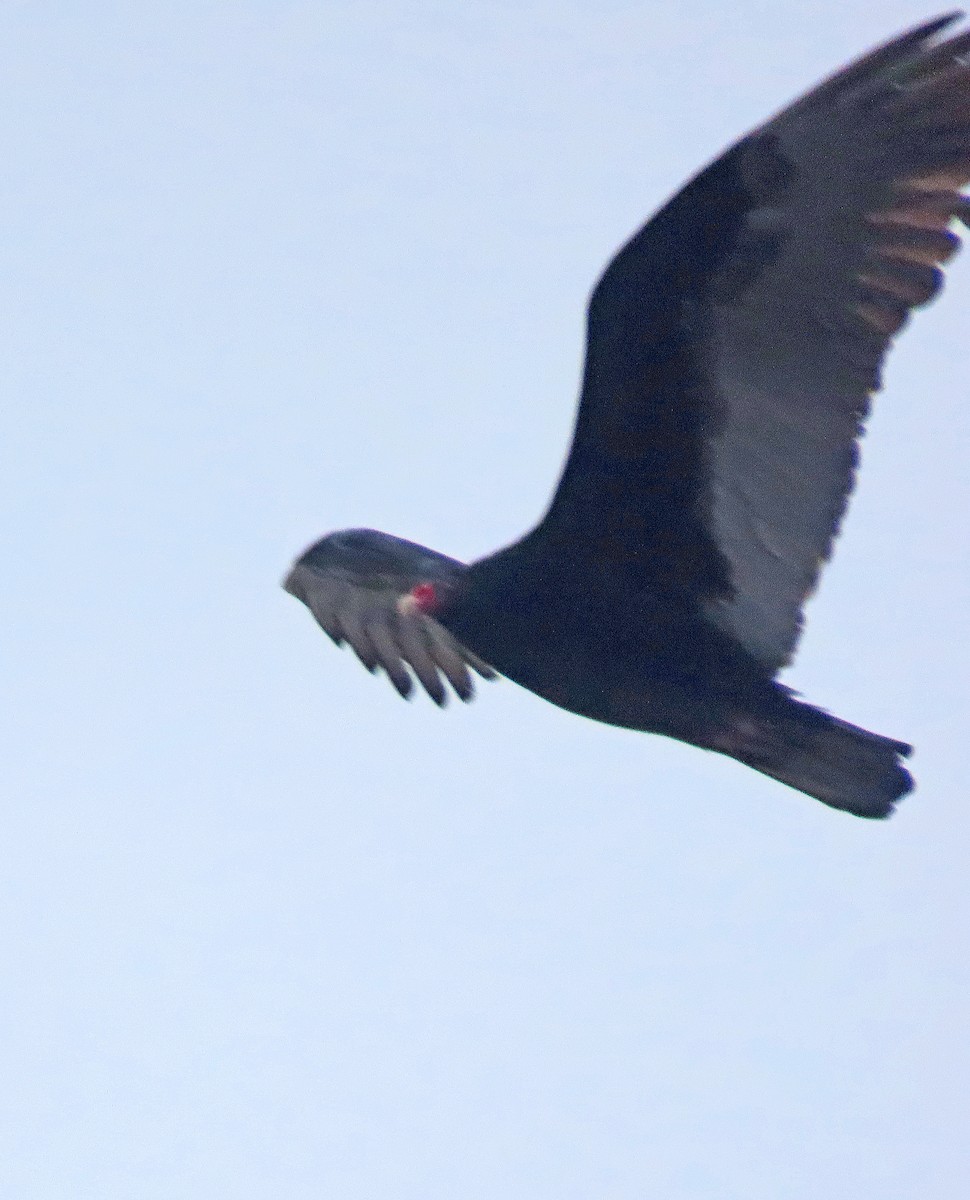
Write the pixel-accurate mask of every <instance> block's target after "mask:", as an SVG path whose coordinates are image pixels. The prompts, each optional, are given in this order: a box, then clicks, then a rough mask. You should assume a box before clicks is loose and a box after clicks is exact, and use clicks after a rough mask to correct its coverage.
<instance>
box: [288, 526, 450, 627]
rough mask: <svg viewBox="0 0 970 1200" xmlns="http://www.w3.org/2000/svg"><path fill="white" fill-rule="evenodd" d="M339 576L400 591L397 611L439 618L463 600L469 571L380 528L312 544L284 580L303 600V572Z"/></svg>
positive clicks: (382, 589) (347, 532) (383, 589)
mask: <svg viewBox="0 0 970 1200" xmlns="http://www.w3.org/2000/svg"><path fill="white" fill-rule="evenodd" d="M306 568H309V570H310V571H311V572H313V573H315V574H327V575H330V574H336V575H340V576H343V577H344V578H345V579H347V580H348V581H352V582H353V583H354V585H355V586H357V587H363V588H365V589H372V590H373V591H375V592H378V591H379V592H388V591H391V592H396V593H397V594H398V595H399V597H400V598H399V599H398V601H397V606H398V608H399V609H400V610H401V611H402V612H405V611H411V612H420V613H424V614H425V615H427V616H436V615H438V614H440V613H442V612H444V611H445V610H446V609H447V608H448V607H449V606H450V605H452V604H454V603H455V602H456V601H457V600H458V599H459V598H460V597H461V595H462V592H463V591H464V587H465V579H466V576H467V573H468V568H467V567H466V566H465V564H464V563H461V562H459V561H458V560H457V559H454V558H449V557H448V556H447V555H445V554H438V553H437V551H435V550H429V549H428V548H427V547H426V546H419V545H418V544H417V543H416V542H409V541H406V540H405V539H404V538H399V537H393V536H392V535H391V534H389V533H381V532H379V531H378V530H376V529H342V530H339V531H338V532H336V533H331V534H328V535H327V536H326V537H324V538H321V539H320V540H319V541H318V542H314V543H313V545H312V546H310V547H308V548H307V549H306V550H304V552H303V553H302V554H301V555H300V557H299V558H298V559H297V560H296V562H295V563H294V564H293V567H292V569H291V570H290V572H289V574H288V575H287V577H286V579H285V580H284V581H283V586H284V587H285V588H286V590H287V591H288V592H290V593H291V594H292V595H294V596H296V597H297V599H299V600H304V601H305V599H306V597H305V596H304V594H303V592H304V591H305V589H306V574H305V569H306Z"/></svg>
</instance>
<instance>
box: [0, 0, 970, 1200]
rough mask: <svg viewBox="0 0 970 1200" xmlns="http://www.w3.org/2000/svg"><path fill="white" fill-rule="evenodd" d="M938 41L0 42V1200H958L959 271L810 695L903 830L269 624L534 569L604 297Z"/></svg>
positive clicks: (903, 364)
mask: <svg viewBox="0 0 970 1200" xmlns="http://www.w3.org/2000/svg"><path fill="white" fill-rule="evenodd" d="M932 13H933V10H932V8H926V7H921V6H916V5H913V4H910V3H889V2H882V0H851V2H849V0H831V2H819V3H805V4H799V5H785V4H780V3H767V2H762V3H756V2H754V0H747V2H738V3H731V4H728V3H724V2H719V3H693V4H690V3H689V4H655V3H648V2H646V0H640V2H638V3H632V2H622V3H621V2H619V0H598V2H597V3H588V2H585V3H578V2H574V0H559V2H556V3H553V2H551V0H522V2H520V3H515V4H513V3H511V2H504V3H503V2H498V0H494V2H490V3H485V2H482V0H460V2H458V0H449V2H439V3H432V2H430V0H417V2H415V3H404V2H399V3H375V2H374V0H356V2H354V3H336V2H331V3H323V2H320V3H299V4H298V3H285V2H283V0H279V2H277V3H267V2H262V3H260V2H251V3H215V2H210V0H201V2H200V0H196V2H193V3H186V2H184V0H182V2H175V3H166V4H147V3H127V4H126V3H113V4H109V3H98V2H87V3H83V4H78V3H74V4H72V3H54V2H50V3H39V2H37V3H33V2H30V0H20V2H17V0H5V2H4V3H2V4H0V92H2V100H0V192H2V199H0V205H2V212H3V220H2V224H0V246H2V251H0V253H2V269H0V303H2V307H3V328H4V330H5V336H4V338H3V342H4V345H5V353H4V355H3V363H2V379H3V389H2V390H3V403H2V416H0V422H2V427H3V428H2V430H0V440H2V447H0V455H2V467H0V489H2V491H3V500H4V511H5V520H4V522H3V538H4V550H3V561H4V562H5V564H6V572H5V574H6V584H7V586H5V587H4V588H3V589H2V625H3V678H4V682H5V685H6V686H5V693H6V694H5V699H4V705H5V715H4V716H3V729H4V731H5V733H6V734H7V735H8V736H9V739H10V740H9V743H8V745H7V748H6V749H5V750H4V752H3V755H2V761H0V773H2V777H3V781H2V790H3V800H2V827H0V856H2V862H0V925H2V930H0V932H2V946H0V953H2V968H0V986H2V995H3V999H2V1010H3V1011H2V1014H0V1030H2V1032H0V1038H2V1041H3V1064H2V1073H3V1080H4V1082H3V1087H2V1089H0V1090H2V1094H3V1099H2V1104H3V1109H4V1112H3V1114H2V1119H0V1195H2V1196H3V1197H5V1198H6V1197H10V1198H11V1200H79V1198H80V1200H87V1198H88V1197H91V1198H95V1200H203V1198H204V1200H278V1198H285V1200H316V1198H320V1197H322V1198H325V1200H331V1198H332V1200H385V1198H386V1200H456V1198H457V1200H495V1198H502V1200H643V1198H652V1197H662V1198H663V1200H818V1198H819V1197H834V1198H836V1200H841V1198H842V1197H845V1198H851V1200H925V1198H928V1197H929V1198H932V1200H963V1198H964V1197H966V1196H968V1195H970V1136H968V1132H967V1131H968V1127H970V1039H968V1033H967V1026H968V1013H970V954H968V946H970V902H968V898H967V892H968V888H970V883H968V862H970V802H968V795H967V792H968V785H967V754H968V745H967V743H968V741H970V721H968V718H970V705H968V700H967V688H966V680H967V675H968V668H970V649H968V643H970V638H968V635H967V609H968V604H970V585H968V568H967V540H968V539H967V529H968V524H970V516H968V514H970V487H968V470H967V452H968V446H970V437H968V434H970V429H968V422H970V405H968V404H967V392H968V387H970V255H967V256H965V257H964V258H963V259H958V260H956V262H955V263H954V265H953V267H952V270H951V272H950V279H951V282H950V286H949V288H948V291H947V293H946V295H945V296H944V298H943V300H942V301H941V302H940V303H939V304H938V305H937V306H936V307H935V308H933V309H932V311H930V312H927V313H924V314H923V315H922V316H920V317H919V318H918V319H917V320H916V321H914V323H913V325H912V326H911V327H910V330H909V331H908V332H907V334H906V336H905V337H904V339H903V341H902V343H901V345H900V347H899V348H898V349H897V351H896V353H895V355H894V357H893V361H892V367H891V370H890V371H889V375H888V387H887V391H886V392H885V394H884V395H883V396H882V397H881V399H880V401H879V404H878V405H877V409H876V415H875V419H874V422H873V426H872V433H871V435H870V437H869V438H868V440H867V443H866V448H865V459H864V470H863V474H862V486H861V489H860V491H859V493H858V495H857V498H856V500H855V503H854V505H853V509H852V512H851V519H850V521H849V523H848V527H847V531H846V533H845V535H844V537H843V539H842V541H841V544H840V547H839V553H838V555H837V558H836V560H835V562H834V564H833V566H832V567H831V568H830V570H829V571H828V573H827V576H826V579H825V583H824V587H823V590H822V592H821V595H820V596H819V598H818V599H817V600H816V601H815V602H813V604H812V605H811V609H810V620H809V628H808V634H807V636H806V638H805V640H804V642H803V646H802V651H801V654H800V656H799V659H798V661H797V663H796V665H795V667H794V669H793V670H792V671H791V672H790V673H789V675H788V677H787V678H788V680H789V681H790V682H791V683H793V684H794V685H795V686H797V687H798V688H800V689H801V690H803V691H804V692H805V693H806V694H807V695H808V696H809V697H810V698H811V699H812V700H814V701H816V702H817V703H820V704H824V705H826V706H828V707H830V708H832V710H833V711H835V712H837V713H839V714H840V715H842V716H844V717H846V718H848V719H850V720H852V721H855V722H858V723H860V724H863V725H865V726H867V727H869V728H872V729H875V730H877V731H879V732H882V733H886V734H890V735H894V736H898V737H903V738H906V739H909V740H911V741H913V742H915V743H916V746H917V756H916V758H915V762H914V769H915V772H916V775H917V778H918V785H919V786H918V791H917V792H916V794H915V795H914V796H912V797H910V798H909V799H908V800H907V802H906V803H905V804H904V806H903V808H902V810H901V811H900V812H899V814H898V815H897V816H896V817H895V818H894V819H893V820H891V821H890V822H888V823H885V824H874V823H870V822H863V821H858V820H855V819H853V818H851V817H847V816H844V815H842V814H839V813H836V812H833V811H831V810H829V809H826V808H824V807H823V806H821V805H820V804H817V803H815V802H813V801H811V800H809V799H807V798H805V797H802V796H799V795H797V794H796V793H794V792H792V791H790V790H788V789H786V788H783V787H782V786H780V785H778V784H776V783H773V782H771V781H770V780H767V779H763V778H762V777H760V776H758V775H756V774H754V773H752V772H750V771H748V770H745V769H744V768H742V767H739V766H737V765H736V764H734V763H732V762H729V761H728V760H726V759H719V758H717V757H715V756H708V755H705V754H703V753H701V752H700V751H697V750H692V749H688V748H686V747H683V746H680V745H677V744H674V743H672V742H667V741H663V740H661V739H658V738H651V737H647V736H643V735H637V734H631V733H627V732H622V731H619V730H614V729H609V728H606V727H604V726H598V725H595V724H592V723H590V722H586V721H583V720H581V719H579V718H576V717H572V716H569V715H567V714H565V713H563V712H560V711H559V710H557V709H555V708H553V707H551V706H549V705H547V704H544V703H543V702H542V701H540V700H538V699H536V698H535V697H533V696H530V695H529V694H527V693H526V692H524V691H521V690H520V689H518V688H516V687H514V686H513V685H512V684H509V683H504V682H503V683H499V684H495V685H491V686H483V687H482V688H481V690H480V696H479V699H478V700H477V701H476V703H475V704H474V705H472V706H471V708H468V709H465V708H463V707H461V706H459V705H456V706H454V707H452V708H450V709H449V710H448V711H446V712H444V713H440V712H438V711H437V710H436V709H434V707H433V706H432V705H431V704H430V702H428V701H426V700H423V699H416V700H415V701H414V702H413V703H412V704H410V705H406V704H403V703H402V702H401V701H400V700H399V699H398V698H397V697H396V696H395V695H394V693H393V692H392V691H391V689H390V687H388V686H387V684H386V683H385V682H383V681H380V680H375V679H371V678H369V677H368V676H367V675H366V673H365V672H364V671H363V670H361V668H360V667H359V666H358V664H357V663H356V661H355V660H354V659H353V658H352V657H351V656H350V654H349V653H348V652H344V653H342V654H341V653H339V652H338V651H336V650H335V649H334V648H333V647H332V646H331V645H330V643H329V642H328V641H327V640H326V639H325V638H324V636H323V635H322V634H321V633H320V632H319V631H318V630H317V629H316V627H315V626H314V625H313V623H312V620H311V618H310V617H309V615H308V614H307V613H306V611H305V610H304V609H303V608H302V607H301V606H300V605H298V604H297V603H296V602H295V601H293V600H292V599H291V598H289V597H288V596H286V595H285V594H284V593H283V592H282V591H281V590H280V588H279V586H278V581H279V578H280V576H281V575H282V574H283V572H284V570H285V568H286V566H287V564H288V562H289V560H290V559H291V558H292V556H293V555H295V554H296V553H297V552H298V551H299V550H300V549H301V548H302V547H303V546H304V545H305V544H306V543H307V542H309V541H311V540H313V539H315V538H316V537H317V536H319V535H320V534H322V533H324V532H326V531H328V530H330V529H333V528H339V527H341V526H345V525H373V526H376V527H377V528H382V529H387V530H389V531H391V532H395V533H398V534H400V535H402V536H406V537H410V538H413V539H416V540H418V541H422V542H426V543H427V544H428V545H430V546H433V547H436V548H437V549H440V550H442V551H444V552H446V553H449V554H453V555H456V556H459V557H462V558H472V557H475V556H477V555H479V554H482V553H484V552H487V551H489V550H491V549H494V548H496V547H497V546H499V545H500V544H503V543H504V542H506V541H508V540H510V539H512V538H514V537H515V536H517V535H518V534H519V533H520V532H522V531H523V530H524V529H525V528H526V527H527V525H528V524H529V523H530V522H531V521H532V520H533V519H534V518H535V517H536V516H537V515H538V513H539V512H540V510H541V509H542V507H543V506H544V504H545V502H546V499H547V497H548V495H549V492H550V490H551V488H552V486H553V483H554V480H555V477H556V474H557V470H558V467H559V464H560V462H561V459H562V456H563V454H564V451H565V448H566V445H567V441H568V438H569V435H570V427H571V423H572V417H573V407H574V398H575V395H576V390H577V380H578V373H579V363H580V354H581V337H582V318H583V307H584V304H585V299H586V295H587V293H588V291H589V288H590V286H591V285H592V283H593V281H594V279H595V277H596V276H597V274H598V273H599V271H600V270H601V268H602V266H603V265H604V264H605V262H606V261H607V259H608V258H609V256H610V255H611V254H612V252H613V251H614V250H615V249H616V247H617V246H618V245H619V244H620V243H621V242H622V241H623V240H625V239H626V237H627V236H628V235H629V234H630V233H632V231H633V230H634V229H635V228H636V227H637V226H638V224H639V223H641V221H642V220H643V219H645V218H646V217H647V216H648V215H649V214H650V212H651V211H653V210H654V209H655V208H656V206H657V205H658V204H659V203H660V202H661V201H662V200H664V199H665V198H666V197H667V195H669V193H670V192H672V191H673V190H675V189H676V188H677V187H678V186H679V185H680V184H681V183H682V182H683V181H684V180H685V179H686V178H687V177H688V176H689V175H690V174H692V173H693V172H694V171H695V170H696V169H697V168H699V167H700V166H701V165H702V164H703V163H704V162H706V161H707V160H708V159H709V158H710V157H712V156H713V155H715V154H716V153H718V152H719V151H720V150H721V149H723V148H724V147H725V146H726V145H727V144H729V143H730V142H731V141H732V140H734V139H735V138H736V137H737V136H738V135H740V134H741V133H743V132H744V131H745V130H746V129H747V128H748V127H750V126H751V125H753V124H755V123H757V122H758V121H760V120H762V119H763V118H764V117H766V116H767V115H768V114H769V113H770V112H772V111H773V110H775V109H776V108H778V107H779V106H780V105H781V104H782V103H784V102H785V101H786V100H788V99H789V98H791V97H792V96H794V95H795V94H796V93H798V92H800V91H802V90H804V89H805V88H806V87H808V86H809V85H811V84H812V83H814V82H815V81H816V80H817V79H818V78H819V77H820V76H821V75H822V74H824V73H826V72H827V71H829V70H830V69H832V68H834V67H836V66H838V65H840V64H841V63H842V62H844V61H845V60H846V59H847V58H849V57H851V56H853V55H854V54H856V53H857V52H861V51H862V50H864V49H867V48H868V47H869V46H871V45H872V44H873V43H874V42H876V41H879V40H881V39H883V38H885V37H887V36H889V35H891V34H893V33H895V32H897V31H898V30H900V29H902V28H903V27H905V26H907V25H909V24H912V23H914V22H916V21H918V20H921V19H923V18H925V17H927V16H930V15H932Z"/></svg>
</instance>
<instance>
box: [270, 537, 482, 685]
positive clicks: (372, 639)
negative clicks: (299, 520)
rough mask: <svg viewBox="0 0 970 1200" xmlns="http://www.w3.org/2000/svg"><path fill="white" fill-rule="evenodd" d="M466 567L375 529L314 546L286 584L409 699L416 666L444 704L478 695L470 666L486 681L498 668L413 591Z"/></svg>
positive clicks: (336, 636) (328, 629)
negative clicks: (424, 605)
mask: <svg viewBox="0 0 970 1200" xmlns="http://www.w3.org/2000/svg"><path fill="white" fill-rule="evenodd" d="M463 571H464V567H463V566H462V564H460V563H458V562H455V561H454V560H453V559H449V558H446V557H445V556H444V555H440V554H436V553H435V552H434V551H431V550H426V549H424V547H421V546H416V545H415V544H414V543H412V542H406V541H404V539H402V538H394V537H391V536H389V535H388V534H381V533H377V532H376V531H374V530H350V531H348V532H346V533H342V534H334V535H331V536H330V537H327V538H324V539H323V540H322V541H320V542H317V543H316V544H315V545H314V546H311V547H310V549H309V550H307V551H306V552H305V553H304V554H303V555H301V557H300V558H299V559H298V560H297V561H296V563H294V565H293V567H292V569H291V570H290V573H289V574H288V575H287V577H286V579H285V580H284V581H283V586H284V587H285V588H286V590H287V591H288V592H290V594H291V595H293V596H296V598H297V599H298V600H302V601H303V603H304V604H305V605H306V606H307V608H309V610H310V612H312V613H313V615H314V617H316V619H317V622H318V624H319V625H320V626H321V628H322V629H323V630H324V632H325V633H326V634H327V635H328V636H329V637H330V638H331V639H332V640H333V641H334V642H335V643H336V644H337V645H338V646H341V645H343V643H344V642H345V641H346V642H348V643H349V644H350V647H351V649H352V650H353V651H354V653H355V654H356V655H357V657H358V658H359V659H360V661H361V662H362V663H363V664H364V666H365V667H366V668H367V669H368V671H371V672H373V671H375V670H377V668H378V667H380V668H381V669H382V670H383V671H384V672H385V674H386V675H387V677H388V679H390V681H391V683H392V684H393V685H394V687H395V688H396V689H397V690H398V692H399V693H400V694H401V695H402V696H403V697H404V698H405V699H407V698H408V697H409V696H410V695H411V691H412V688H413V681H412V678H411V674H410V672H409V670H408V668H409V667H410V669H411V671H413V672H414V674H415V675H416V676H417V677H418V680H419V681H420V683H421V686H422V687H423V688H424V690H425V691H426V692H427V693H428V695H429V696H430V697H431V699H432V700H434V702H435V703H436V704H438V705H444V704H445V703H446V701H447V697H448V692H447V689H446V688H445V685H444V683H443V681H442V675H443V676H444V678H445V679H447V680H448V682H449V683H450V684H451V686H452V687H453V688H454V690H455V693H456V694H457V695H458V696H459V697H460V698H461V699H462V700H465V701H468V700H471V698H472V696H473V695H474V687H473V686H472V679H471V675H470V673H469V667H470V668H471V669H472V670H473V671H476V672H477V673H478V674H479V675H481V676H482V678H483V679H493V678H494V677H495V672H494V671H493V670H492V668H491V667H490V666H488V664H487V663H484V662H482V660H481V659H480V658H478V657H477V656H476V655H475V654H473V653H472V652H471V651H470V650H468V649H466V647H464V646H462V645H460V644H459V643H458V642H457V641H456V640H455V639H454V638H453V637H452V635H451V634H450V633H449V632H448V630H447V629H445V628H444V626H442V625H440V624H439V623H438V622H437V621H435V620H434V619H433V618H432V617H430V616H429V615H427V614H426V613H424V612H422V611H421V608H420V606H419V604H418V602H417V601H416V600H415V598H414V596H412V594H411V593H412V589H413V588H415V587H418V586H420V585H421V584H425V583H427V582H428V580H429V579H432V580H433V579H439V580H441V579H442V577H444V580H445V584H443V585H442V586H445V585H446V583H447V578H448V576H449V575H450V574H451V573H454V574H455V575H456V576H457V575H458V573H459V572H463Z"/></svg>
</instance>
